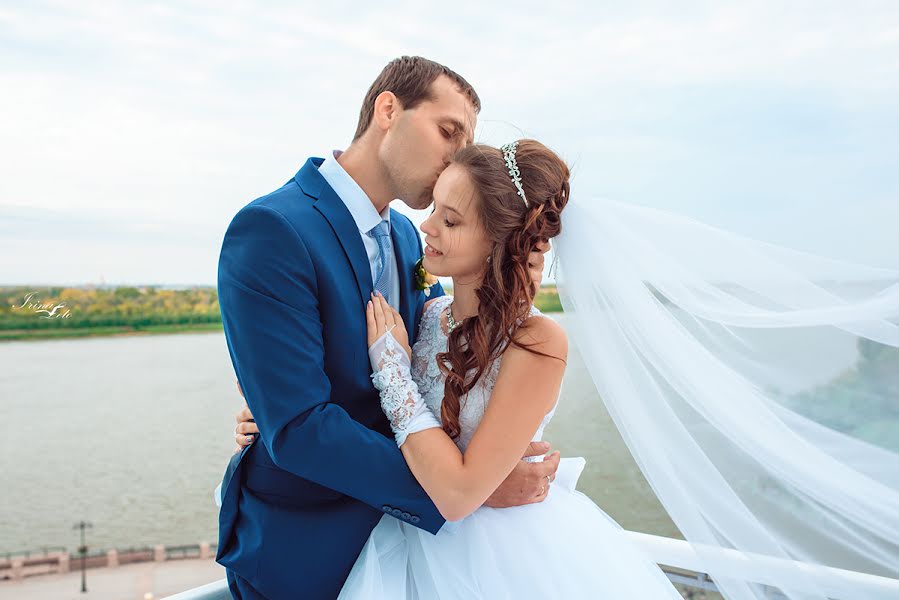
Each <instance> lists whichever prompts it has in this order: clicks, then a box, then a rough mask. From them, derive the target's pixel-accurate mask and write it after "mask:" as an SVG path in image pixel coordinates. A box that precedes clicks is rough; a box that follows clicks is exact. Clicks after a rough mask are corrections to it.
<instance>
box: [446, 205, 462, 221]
mask: <svg viewBox="0 0 899 600" xmlns="http://www.w3.org/2000/svg"><path fill="white" fill-rule="evenodd" d="M444 208H446V210H451V211H453V212H454V213H456V214H457V215H459V218H460V219H461V218H462V217H464V216H465V215H463V214H462V213H460V212H459V211H458V210H457V209H456V208H454V207H452V206H445V207H444Z"/></svg>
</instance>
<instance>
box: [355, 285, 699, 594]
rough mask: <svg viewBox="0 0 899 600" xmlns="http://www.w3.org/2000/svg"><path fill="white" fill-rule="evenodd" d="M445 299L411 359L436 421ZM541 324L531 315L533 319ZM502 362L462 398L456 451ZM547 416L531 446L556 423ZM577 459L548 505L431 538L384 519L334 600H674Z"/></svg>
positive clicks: (469, 521)
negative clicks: (581, 481)
mask: <svg viewBox="0 0 899 600" xmlns="http://www.w3.org/2000/svg"><path fill="white" fill-rule="evenodd" d="M451 303H452V298H451V297H441V298H438V299H436V300H434V301H433V302H431V304H430V305H428V307H427V309H426V310H425V312H424V314H423V315H422V320H421V327H420V335H419V338H418V341H417V342H416V343H415V345H414V347H413V352H412V367H411V378H412V380H413V381H414V382H415V384H416V385H417V387H418V392H419V393H420V394H421V396H422V399H423V400H424V402H425V404H426V405H427V407H428V409H430V411H431V412H432V413H433V414H434V415H436V416H437V417H438V418H439V415H440V405H441V402H442V401H443V386H444V377H443V375H442V374H441V372H440V370H439V368H438V366H437V361H436V356H437V354H438V353H440V352H445V351H446V348H447V334H446V333H445V331H444V328H443V324H442V323H441V315H442V314H443V313H444V311H445V310H446V308H447V307H448V306H449V304H451ZM534 317H537V318H545V317H542V316H540V313H539V311H537V310H536V309H532V311H531V317H530V318H534ZM501 361H502V357H500V358H498V359H496V360H495V361H494V363H493V364H492V365H491V367H490V368H489V369H488V370H487V372H485V374H484V376H483V377H482V378H481V379H480V381H478V383H477V384H476V385H475V387H474V388H473V389H472V390H471V391H470V392H469V393H468V394H467V395H466V396H464V397H463V398H462V401H461V413H460V416H459V423H460V428H461V434H460V435H459V437H458V439H457V440H456V444H457V445H458V447H459V449H460V450H461V451H463V452H464V451H465V449H466V447H467V446H468V443H469V442H470V441H471V438H472V436H473V434H474V432H475V430H476V429H477V427H478V424H479V423H480V421H481V419H482V418H483V416H484V413H485V411H486V408H487V403H488V402H489V400H490V395H491V393H492V390H493V387H494V384H495V383H496V378H497V375H498V373H499V369H500V364H501ZM554 411H555V408H553V410H552V411H550V412H549V413H548V414H547V415H546V417H544V419H543V421H542V422H541V424H540V426H539V427H538V429H537V431H536V432H535V433H534V437H533V439H534V440H540V439H541V436H542V434H543V430H544V428H545V427H546V425H547V423H549V421H550V419H551V418H552V415H553V412H554ZM584 465H585V462H584V459H583V458H563V459H562V461H561V464H560V466H559V470H558V472H557V474H556V479H555V481H553V483H552V484H551V486H550V491H549V493H548V495H547V498H546V500H544V501H543V502H542V503H538V504H530V505H526V506H519V507H514V508H503V509H494V508H488V507H481V508H479V509H478V510H476V511H475V512H474V513H472V514H471V515H469V516H467V517H466V518H464V519H462V520H460V521H455V522H447V523H446V524H445V525H444V526H443V528H442V529H441V530H440V531H439V532H438V533H437V535H432V534H430V533H428V532H426V531H423V530H421V529H418V528H416V527H415V526H413V525H410V524H407V523H405V522H402V521H400V520H399V519H395V518H393V517H391V516H388V515H385V516H384V517H382V519H381V521H380V522H379V524H378V525H377V526H376V527H375V529H374V530H373V531H372V533H371V535H370V537H369V539H368V542H367V543H366V545H365V547H364V548H363V550H362V552H361V554H360V555H359V558H358V559H357V561H356V563H355V565H354V567H353V569H352V572H351V573H350V575H349V577H348V579H347V581H346V583H345V585H344V588H343V590H342V591H341V594H340V596H339V598H341V599H345V600H348V599H366V600H371V599H381V598H383V599H391V600H394V599H403V598H406V599H409V600H412V599H419V598H420V599H427V600H431V599H434V600H446V599H455V598H459V599H463V598H464V599H466V600H470V599H474V598H484V599H490V600H499V599H503V598H509V599H512V598H514V599H516V600H519V599H528V598H542V599H549V598H566V599H576V598H590V599H594V598H641V599H646V600H654V599H663V598H665V599H670V600H680V599H681V598H682V596H681V595H680V594H679V593H678V592H677V590H676V589H675V588H674V586H673V585H672V584H671V582H670V581H669V580H668V578H667V577H666V576H665V574H664V573H663V572H662V571H661V569H660V568H659V567H658V566H657V565H656V564H655V563H653V562H651V561H650V560H649V559H648V558H647V557H646V556H645V555H643V554H642V552H641V551H640V550H639V548H637V547H636V546H634V544H633V543H632V542H629V541H628V539H627V538H626V537H625V535H624V533H623V530H622V529H621V527H620V526H619V525H618V524H617V523H616V522H615V521H614V520H613V519H612V518H611V517H609V515H607V514H606V513H605V512H603V511H602V509H600V508H599V507H598V506H596V504H594V503H593V502H592V501H591V500H590V499H589V498H588V497H587V496H585V495H584V494H582V493H580V492H578V491H577V490H576V489H575V485H576V483H577V480H578V477H579V476H580V474H581V471H582V470H583V468H584Z"/></svg>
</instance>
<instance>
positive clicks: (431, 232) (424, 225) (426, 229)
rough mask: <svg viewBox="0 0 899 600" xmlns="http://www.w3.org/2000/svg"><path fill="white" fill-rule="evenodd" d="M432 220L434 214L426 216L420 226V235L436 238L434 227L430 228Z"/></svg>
mask: <svg viewBox="0 0 899 600" xmlns="http://www.w3.org/2000/svg"><path fill="white" fill-rule="evenodd" d="M433 218H434V213H431V214H430V215H429V216H428V218H427V219H425V220H424V222H423V223H422V224H421V227H420V229H421V232H422V233H424V234H426V235H430V236H432V237H436V236H437V231H436V230H435V228H434V227H432V226H431V219H433Z"/></svg>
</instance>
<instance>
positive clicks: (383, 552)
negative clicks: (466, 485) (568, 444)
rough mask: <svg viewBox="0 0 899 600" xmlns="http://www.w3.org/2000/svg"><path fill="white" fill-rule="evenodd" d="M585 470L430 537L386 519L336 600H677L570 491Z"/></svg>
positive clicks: (564, 465)
mask: <svg viewBox="0 0 899 600" xmlns="http://www.w3.org/2000/svg"><path fill="white" fill-rule="evenodd" d="M584 464H585V462H584V459H583V458H566V459H563V460H562V462H561V464H560V466H559V470H558V472H557V474H556V479H555V481H554V482H553V484H552V487H551V488H550V492H549V494H548V496H547V498H546V500H544V501H543V502H542V503H539V504H530V505H527V506H520V507H516V508H504V509H493V508H480V509H478V510H477V511H475V512H474V513H472V514H471V515H469V516H468V517H466V518H465V519H463V520H461V521H458V522H454V523H446V524H445V525H444V526H443V528H442V529H441V530H440V532H439V533H438V534H437V535H436V536H435V535H432V534H430V533H428V532H426V531H422V530H420V529H418V528H416V527H413V526H412V525H409V524H407V523H403V522H402V521H399V520H398V519H394V518H393V517H389V516H384V517H383V518H382V519H381V521H380V522H379V523H378V525H377V527H375V529H374V530H373V531H372V533H371V536H370V537H369V539H368V542H367V543H366V545H365V547H364V548H363V549H362V553H361V554H360V555H359V558H358V559H357V560H356V564H355V565H354V566H353V570H352V572H351V573H350V576H349V578H348V579H347V581H346V584H345V585H344V587H343V590H342V591H341V593H340V596H339V598H340V599H341V600H350V599H352V600H361V599H366V600H375V599H382V598H383V599H390V600H398V599H400V600H401V599H404V598H405V599H408V600H413V599H414V600H446V599H456V598H459V599H463V598H464V599H465V600H471V599H473V598H484V599H490V600H500V599H503V598H509V599H512V598H514V599H516V600H522V599H529V598H540V599H544V600H545V599H551V598H565V599H571V598H590V599H608V600H619V599H625V598H640V599H641V600H655V599H670V600H682V596H681V595H680V594H679V593H678V592H677V590H676V589H675V588H674V586H673V585H672V584H671V582H670V581H669V580H668V578H667V577H666V576H665V574H664V573H663V572H662V571H661V569H659V567H658V566H657V565H656V564H655V563H653V562H652V561H650V560H649V559H648V558H647V557H646V556H644V555H643V554H642V552H641V551H640V549H639V548H638V547H636V546H635V545H634V544H633V542H630V541H628V539H627V537H626V536H625V534H624V533H623V530H622V529H621V527H620V526H619V525H618V524H617V523H616V522H615V521H614V520H612V518H611V517H609V516H608V515H607V514H606V513H604V512H603V511H602V510H601V509H600V508H599V507H598V506H596V504H594V503H593V502H592V501H591V500H590V499H589V498H588V497H587V496H585V495H584V494H582V493H580V492H578V491H576V490H575V484H576V483H577V479H578V477H580V474H581V471H583V468H584Z"/></svg>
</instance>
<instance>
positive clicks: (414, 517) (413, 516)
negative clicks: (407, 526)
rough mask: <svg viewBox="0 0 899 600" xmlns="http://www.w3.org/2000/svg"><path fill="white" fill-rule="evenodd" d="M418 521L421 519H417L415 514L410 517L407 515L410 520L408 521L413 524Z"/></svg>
mask: <svg viewBox="0 0 899 600" xmlns="http://www.w3.org/2000/svg"><path fill="white" fill-rule="evenodd" d="M419 521H421V519H419V518H418V517H416V516H415V515H412V516H411V517H409V522H410V523H413V524H415V523H418V522H419Z"/></svg>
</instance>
